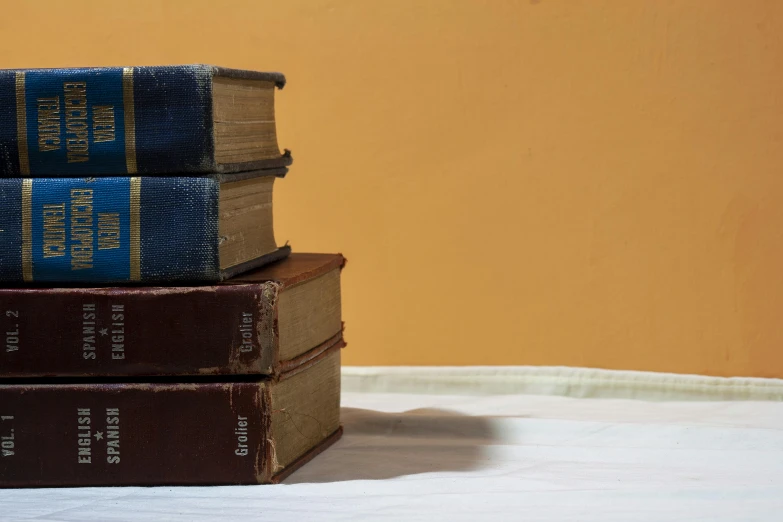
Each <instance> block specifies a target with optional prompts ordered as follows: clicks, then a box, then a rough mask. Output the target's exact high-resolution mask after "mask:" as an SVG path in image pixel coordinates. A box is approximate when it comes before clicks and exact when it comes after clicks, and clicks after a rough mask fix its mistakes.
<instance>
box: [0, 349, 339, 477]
mask: <svg viewBox="0 0 783 522" xmlns="http://www.w3.org/2000/svg"><path fill="white" fill-rule="evenodd" d="M340 346H341V345H340V343H337V344H335V345H333V346H332V347H331V348H329V349H327V350H326V351H323V352H320V353H319V354H318V355H316V356H314V357H312V358H309V359H308V360H307V361H306V362H304V363H302V364H300V365H299V366H297V367H296V368H293V369H290V370H288V371H286V372H283V373H281V374H279V375H277V376H275V377H265V378H261V379H257V380H253V379H248V380H233V379H231V380H221V379H220V378H214V377H207V378H204V377H202V378H197V379H194V380H192V381H190V382H180V383H169V382H165V381H166V379H158V380H157V381H155V380H153V381H152V382H147V383H136V382H125V383H100V382H84V383H77V382H72V383H63V382H60V383H59V384H3V385H0V487H45V486H123V485H140V486H151V485H195V484H204V485H207V484H263V483H270V482H277V481H279V480H281V479H282V478H284V477H285V476H286V475H287V474H289V473H291V472H292V471H294V470H295V469H296V468H297V467H299V466H301V465H302V464H303V463H305V462H307V461H308V460H309V459H310V458H312V457H313V456H314V455H316V454H317V453H318V452H320V451H321V450H323V449H324V448H325V447H327V446H328V445H329V444H331V443H332V442H334V441H335V440H336V439H337V438H339V436H340V434H341V428H340V420H339V415H340Z"/></svg>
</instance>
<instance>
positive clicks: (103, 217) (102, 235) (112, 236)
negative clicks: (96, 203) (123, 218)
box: [98, 212, 122, 250]
mask: <svg viewBox="0 0 783 522" xmlns="http://www.w3.org/2000/svg"><path fill="white" fill-rule="evenodd" d="M121 230H122V227H121V222H120V213H119V212H99V213H98V250H115V249H117V248H120V246H121V243H122V241H121V237H120V232H121Z"/></svg>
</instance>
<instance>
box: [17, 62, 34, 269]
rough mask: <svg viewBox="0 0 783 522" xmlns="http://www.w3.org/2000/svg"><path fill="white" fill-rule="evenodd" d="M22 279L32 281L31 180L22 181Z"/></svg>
mask: <svg viewBox="0 0 783 522" xmlns="http://www.w3.org/2000/svg"><path fill="white" fill-rule="evenodd" d="M17 78H18V77H17ZM17 85H18V84H17ZM22 278H23V279H24V280H25V281H32V280H33V180H32V179H30V178H27V179H23V180H22Z"/></svg>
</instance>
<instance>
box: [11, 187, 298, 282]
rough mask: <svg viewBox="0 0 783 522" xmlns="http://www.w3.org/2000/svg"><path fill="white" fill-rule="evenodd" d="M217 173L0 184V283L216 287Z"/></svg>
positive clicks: (219, 274) (219, 277)
mask: <svg viewBox="0 0 783 522" xmlns="http://www.w3.org/2000/svg"><path fill="white" fill-rule="evenodd" d="M220 180H221V178H220V176H217V175H215V176H203V177H103V178H100V177H95V178H25V179H19V178H5V179H0V282H3V283H26V284H30V283H42V284H49V283H61V284H62V283H65V284H83V283H93V284H108V283H171V282H177V281H180V282H181V281H193V282H205V281H207V282H209V281H219V280H222V279H224V278H226V277H229V276H231V275H233V273H237V272H240V271H243V270H246V269H250V268H254V267H255V266H259V265H261V264H263V263H264V262H268V261H271V260H274V259H275V258H279V257H285V255H287V253H288V250H287V248H285V247H284V248H283V249H280V250H278V252H276V253H275V254H273V255H270V256H269V257H268V258H267V259H259V260H256V261H255V262H253V263H252V265H248V266H247V267H236V268H235V269H234V270H233V272H232V273H228V272H226V271H221V270H220V259H219V251H218V247H219V237H218V227H219V223H218V219H219V214H218V204H219V193H220Z"/></svg>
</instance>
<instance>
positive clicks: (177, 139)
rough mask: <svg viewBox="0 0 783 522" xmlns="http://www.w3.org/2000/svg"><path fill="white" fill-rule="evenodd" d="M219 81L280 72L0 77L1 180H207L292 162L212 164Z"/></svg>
mask: <svg viewBox="0 0 783 522" xmlns="http://www.w3.org/2000/svg"><path fill="white" fill-rule="evenodd" d="M215 76H223V77H229V78H240V79H251V80H262V81H267V82H273V83H275V84H276V85H277V87H282V86H283V85H284V84H285V77H284V76H283V75H282V74H279V73H262V72H254V71H241V70H235V69H225V68H219V67H213V66H208V65H178V66H161V67H104V68H84V69H76V68H73V69H20V70H0V176H2V177H27V176H30V177H48V176H53V177H66V176H75V177H83V176H122V175H134V174H141V175H153V174H179V173H211V172H218V171H220V172H234V171H240V170H255V169H260V168H277V167H283V166H287V165H288V164H290V155H289V154H288V153H287V151H286V153H285V154H283V155H282V156H281V157H280V158H278V159H272V160H262V161H256V162H248V163H246V164H233V165H218V164H217V163H216V162H215V157H214V151H215V141H214V140H215V138H214V134H213V119H212V79H213V78H214V77H215Z"/></svg>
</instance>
